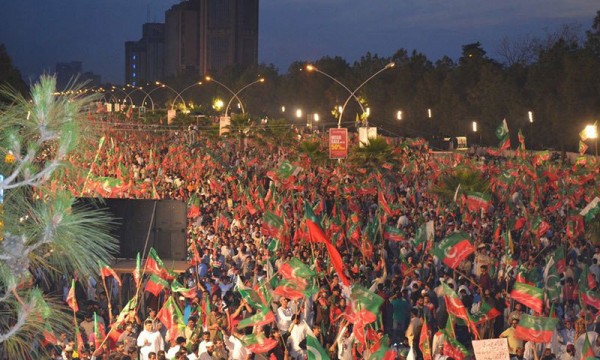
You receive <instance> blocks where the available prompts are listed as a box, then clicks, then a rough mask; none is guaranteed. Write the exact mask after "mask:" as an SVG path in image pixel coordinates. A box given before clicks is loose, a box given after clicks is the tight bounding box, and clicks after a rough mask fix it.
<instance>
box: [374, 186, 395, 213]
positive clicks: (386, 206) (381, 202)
mask: <svg viewBox="0 0 600 360" xmlns="http://www.w3.org/2000/svg"><path fill="white" fill-rule="evenodd" d="M377 203H378V205H379V206H380V207H381V208H382V209H383V211H384V212H385V213H386V214H387V215H388V216H390V217H391V216H394V212H393V211H392V209H390V205H389V204H388V202H387V200H386V199H385V195H384V194H383V191H382V190H381V189H379V191H378V192H377Z"/></svg>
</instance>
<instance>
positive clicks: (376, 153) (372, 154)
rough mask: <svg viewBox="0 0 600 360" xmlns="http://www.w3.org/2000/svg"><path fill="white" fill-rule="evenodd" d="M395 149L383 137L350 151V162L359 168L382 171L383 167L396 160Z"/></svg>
mask: <svg viewBox="0 0 600 360" xmlns="http://www.w3.org/2000/svg"><path fill="white" fill-rule="evenodd" d="M392 151H393V148H392V147H391V146H390V145H389V144H388V143H387V141H386V139H385V138H383V137H376V138H371V139H369V142H368V143H363V144H362V146H355V147H352V148H351V149H350V162H351V163H352V164H354V165H355V166H357V167H361V168H365V169H368V170H371V171H381V168H382V165H383V164H385V163H388V162H392V161H393V160H394V154H393V152H392Z"/></svg>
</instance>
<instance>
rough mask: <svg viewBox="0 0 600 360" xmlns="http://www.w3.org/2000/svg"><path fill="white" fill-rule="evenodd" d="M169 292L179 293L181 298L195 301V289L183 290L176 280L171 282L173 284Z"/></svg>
mask: <svg viewBox="0 0 600 360" xmlns="http://www.w3.org/2000/svg"><path fill="white" fill-rule="evenodd" d="M171 291H173V292H176V293H179V294H180V295H181V296H183V297H185V298H187V299H195V298H196V295H197V294H196V293H197V290H196V289H195V288H192V289H188V288H185V287H183V285H182V284H181V283H180V282H179V281H177V280H173V282H172V283H171Z"/></svg>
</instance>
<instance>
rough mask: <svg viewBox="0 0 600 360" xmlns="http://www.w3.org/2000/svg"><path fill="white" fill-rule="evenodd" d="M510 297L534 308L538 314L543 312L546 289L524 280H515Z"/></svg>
mask: <svg viewBox="0 0 600 360" xmlns="http://www.w3.org/2000/svg"><path fill="white" fill-rule="evenodd" d="M510 297H511V299H513V300H515V301H518V302H520V303H521V304H523V305H525V306H527V307H530V308H532V309H533V310H535V311H536V312H537V313H538V314H541V313H542V310H543V307H544V301H543V298H544V291H543V290H542V289H540V288H538V287H535V286H533V285H529V284H525V283H522V282H515V284H514V285H513V290H512V292H511V293H510Z"/></svg>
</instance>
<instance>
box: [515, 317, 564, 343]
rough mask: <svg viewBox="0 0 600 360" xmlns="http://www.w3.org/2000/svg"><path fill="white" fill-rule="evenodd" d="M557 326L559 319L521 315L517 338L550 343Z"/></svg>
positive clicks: (516, 332)
mask: <svg viewBox="0 0 600 360" xmlns="http://www.w3.org/2000/svg"><path fill="white" fill-rule="evenodd" d="M557 324H558V318H551V317H548V318H546V317H540V316H532V315H528V314H521V318H520V320H519V323H518V324H517V327H516V328H515V336H516V337H517V338H518V339H521V340H525V341H531V342H535V343H549V342H550V341H551V340H552V333H553V332H554V330H555V329H556V325H557Z"/></svg>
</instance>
